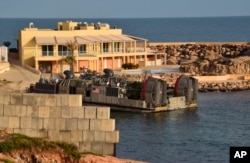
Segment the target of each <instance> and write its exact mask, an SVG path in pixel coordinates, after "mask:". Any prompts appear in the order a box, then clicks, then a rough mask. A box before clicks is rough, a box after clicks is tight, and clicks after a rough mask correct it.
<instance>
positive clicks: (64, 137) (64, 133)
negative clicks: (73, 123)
mask: <svg viewBox="0 0 250 163" xmlns="http://www.w3.org/2000/svg"><path fill="white" fill-rule="evenodd" d="M59 134H60V137H59V140H60V141H62V142H70V134H71V132H70V131H69V130H60V131H59Z"/></svg>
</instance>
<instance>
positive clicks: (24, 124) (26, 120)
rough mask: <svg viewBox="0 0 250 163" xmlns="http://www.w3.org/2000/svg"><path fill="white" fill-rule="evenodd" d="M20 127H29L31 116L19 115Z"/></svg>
mask: <svg viewBox="0 0 250 163" xmlns="http://www.w3.org/2000/svg"><path fill="white" fill-rule="evenodd" d="M20 119H21V129H31V124H32V118H31V117H20Z"/></svg>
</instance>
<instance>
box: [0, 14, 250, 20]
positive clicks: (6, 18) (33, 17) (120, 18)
mask: <svg viewBox="0 0 250 163" xmlns="http://www.w3.org/2000/svg"><path fill="white" fill-rule="evenodd" d="M225 17H250V15H237V16H235V15H232V16H183V17H182V16H177V17H26V18H24V17H1V16H0V19H155V18H163V19H164V18H225Z"/></svg>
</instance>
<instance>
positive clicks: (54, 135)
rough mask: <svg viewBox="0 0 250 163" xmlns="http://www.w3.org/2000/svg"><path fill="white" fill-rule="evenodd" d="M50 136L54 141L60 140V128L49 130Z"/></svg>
mask: <svg viewBox="0 0 250 163" xmlns="http://www.w3.org/2000/svg"><path fill="white" fill-rule="evenodd" d="M48 138H49V139H50V140H52V141H60V132H59V130H48Z"/></svg>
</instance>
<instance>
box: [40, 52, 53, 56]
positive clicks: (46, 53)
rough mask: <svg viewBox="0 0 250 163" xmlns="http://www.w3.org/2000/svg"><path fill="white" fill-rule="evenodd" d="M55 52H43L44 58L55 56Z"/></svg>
mask: <svg viewBox="0 0 250 163" xmlns="http://www.w3.org/2000/svg"><path fill="white" fill-rule="evenodd" d="M53 54H54V52H53V51H42V56H53Z"/></svg>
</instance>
